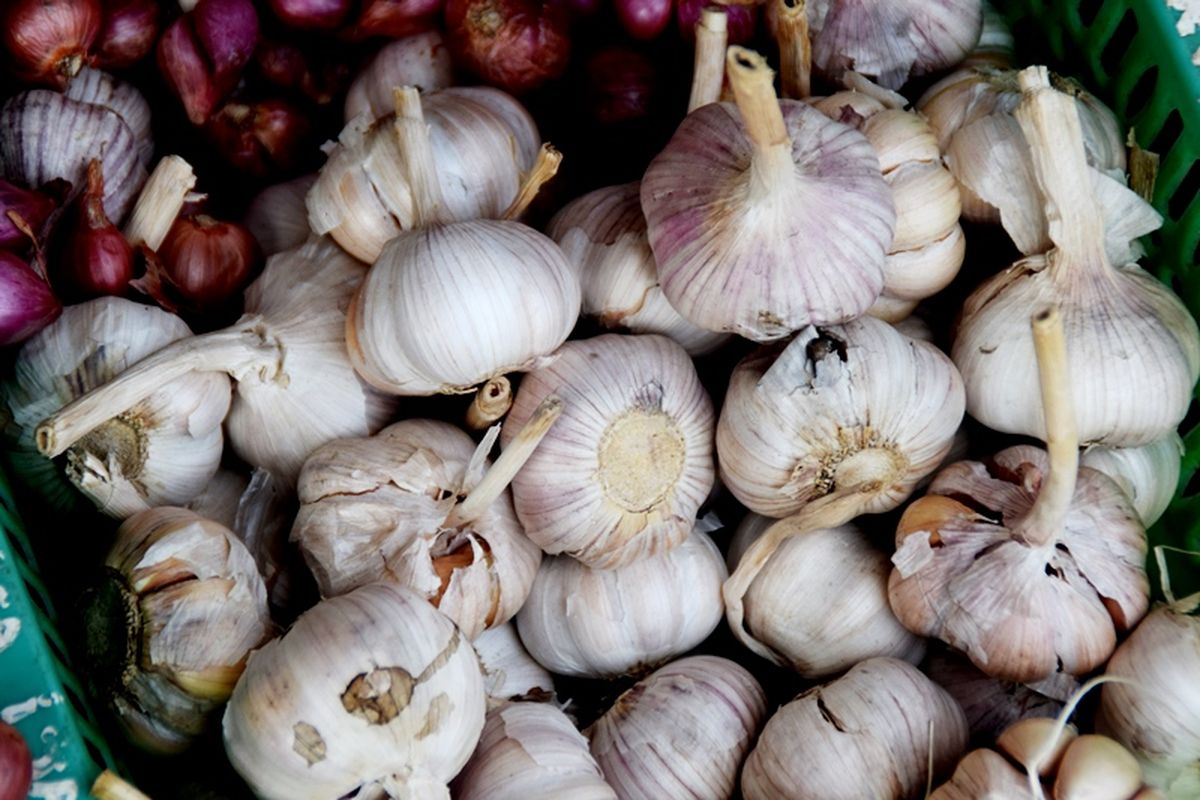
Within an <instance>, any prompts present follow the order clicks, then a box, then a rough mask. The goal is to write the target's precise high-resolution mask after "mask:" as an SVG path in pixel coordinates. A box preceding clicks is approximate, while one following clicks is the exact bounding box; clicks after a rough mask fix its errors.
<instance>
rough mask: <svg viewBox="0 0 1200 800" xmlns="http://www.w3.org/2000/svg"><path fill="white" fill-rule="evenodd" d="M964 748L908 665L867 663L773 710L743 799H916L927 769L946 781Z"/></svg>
mask: <svg viewBox="0 0 1200 800" xmlns="http://www.w3.org/2000/svg"><path fill="white" fill-rule="evenodd" d="M966 745H967V723H966V720H965V719H964V718H963V712H962V709H961V708H959V707H958V704H957V703H955V702H954V700H953V699H952V698H951V697H950V695H948V694H946V692H945V691H944V690H943V689H941V688H940V687H939V686H937V685H936V684H935V683H933V682H932V681H930V680H929V679H928V678H926V677H925V676H924V675H922V674H921V672H920V671H919V670H918V669H917V668H916V667H914V666H912V665H911V664H909V663H907V662H904V661H897V660H896V659H891V658H872V659H869V660H867V661H863V662H860V663H859V664H857V665H855V666H854V667H853V668H852V669H851V670H850V671H849V672H847V673H846V674H845V675H843V676H842V677H841V678H838V679H837V680H835V681H833V682H832V683H827V684H825V685H823V686H818V687H816V688H813V689H809V690H808V691H806V692H804V693H802V694H801V695H799V696H798V697H796V699H794V700H793V701H792V702H790V703H788V704H787V705H785V706H783V707H782V708H780V709H779V710H778V711H776V712H775V714H774V716H772V717H771V718H770V719H769V720H768V721H767V725H766V727H765V728H764V729H763V732H762V735H761V736H759V739H758V743H757V744H756V745H755V747H754V750H753V751H752V752H751V753H750V756H749V758H748V759H747V760H746V765H745V766H744V767H743V768H742V796H743V797H745V798H746V800H801V799H802V798H809V797H820V798H822V800H843V798H844V800H861V799H862V798H864V797H871V798H879V800H904V799H905V798H915V797H920V796H921V793H922V792H923V791H924V789H925V782H926V776H927V772H928V770H927V762H928V761H929V760H930V759H932V761H933V771H934V774H935V775H941V774H945V773H948V772H949V771H950V769H951V768H952V767H953V766H954V762H955V761H956V760H957V759H958V757H959V755H961V754H962V752H963V750H965V749H966Z"/></svg>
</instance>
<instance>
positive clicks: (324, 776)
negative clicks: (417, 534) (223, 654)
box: [224, 584, 485, 800]
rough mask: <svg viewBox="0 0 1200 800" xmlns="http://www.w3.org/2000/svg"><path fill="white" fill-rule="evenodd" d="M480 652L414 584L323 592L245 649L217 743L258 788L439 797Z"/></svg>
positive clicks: (283, 792)
mask: <svg viewBox="0 0 1200 800" xmlns="http://www.w3.org/2000/svg"><path fill="white" fill-rule="evenodd" d="M484 706H485V697H484V692H483V676H482V674H481V673H480V670H479V661H478V659H477V658H476V657H475V653H474V651H473V650H472V649H471V646H470V644H468V643H467V641H466V639H465V638H464V637H463V635H462V634H461V633H460V632H459V631H458V629H457V628H455V627H454V623H452V622H451V621H450V620H449V619H448V618H447V617H445V616H444V615H443V614H441V612H439V611H438V610H437V609H435V608H433V606H431V605H429V603H428V602H426V601H425V599H424V598H423V597H421V596H420V595H418V594H416V593H414V592H412V591H410V590H408V589H405V588H404V587H402V586H395V585H390V584H372V585H370V586H364V587H362V588H360V589H355V590H354V591H353V592H350V593H349V594H345V595H342V596H341V597H335V598H332V599H329V600H324V601H322V602H321V603H319V604H317V605H316V606H315V607H314V608H312V609H311V610H310V611H308V612H307V613H305V614H304V615H303V616H301V617H300V619H299V620H297V621H296V623H295V624H294V625H293V626H292V628H291V630H289V631H288V632H287V633H286V634H284V635H283V636H282V637H281V638H279V639H276V640H274V641H272V642H270V643H269V644H267V645H266V646H264V647H263V648H262V649H260V650H258V651H256V652H255V653H254V654H253V655H252V656H251V657H250V662H249V664H247V665H246V671H245V673H244V674H243V675H242V678H241V680H239V681H238V684H237V687H236V688H235V689H234V692H233V697H232V698H230V701H229V706H228V707H227V708H226V710H225V720H224V729H225V752H226V754H227V755H228V756H229V760H230V762H231V763H232V764H233V766H234V768H235V769H237V771H238V772H239V773H240V774H241V776H242V778H244V779H245V780H246V782H247V783H248V784H249V785H250V788H251V789H252V790H253V791H254V793H255V794H256V795H257V796H258V797H260V798H263V800H329V798H331V797H343V796H347V795H352V794H355V793H357V795H355V796H359V797H364V798H365V797H377V798H379V797H396V798H400V797H411V798H422V799H424V798H430V800H435V799H436V798H444V799H445V800H449V797H450V792H449V790H448V789H447V788H446V784H447V782H449V780H450V779H451V778H452V777H454V775H455V773H457V772H458V771H459V770H460V769H461V768H462V766H463V765H464V764H466V763H467V759H468V758H470V756H471V750H472V749H473V748H474V746H475V743H476V741H477V740H478V739H479V734H480V731H481V730H482V729H483V721H484V710H485V708H484Z"/></svg>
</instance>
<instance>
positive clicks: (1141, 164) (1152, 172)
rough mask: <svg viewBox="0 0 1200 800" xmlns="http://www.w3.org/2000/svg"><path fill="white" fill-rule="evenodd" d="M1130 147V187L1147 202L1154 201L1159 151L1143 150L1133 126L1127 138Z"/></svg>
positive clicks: (1126, 142)
mask: <svg viewBox="0 0 1200 800" xmlns="http://www.w3.org/2000/svg"><path fill="white" fill-rule="evenodd" d="M1125 146H1126V147H1128V148H1129V188H1130V189H1133V190H1134V191H1135V192H1137V193H1138V196H1139V197H1141V198H1142V199H1143V200H1145V201H1146V202H1147V203H1153V202H1154V184H1155V183H1156V182H1157V181H1158V162H1159V158H1158V153H1154V152H1151V151H1150V150H1143V149H1142V146H1141V145H1140V144H1138V140H1137V137H1136V136H1134V130H1133V128H1130V129H1129V135H1128V136H1127V137H1126V138H1125Z"/></svg>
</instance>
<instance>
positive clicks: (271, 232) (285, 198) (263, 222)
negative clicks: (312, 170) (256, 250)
mask: <svg viewBox="0 0 1200 800" xmlns="http://www.w3.org/2000/svg"><path fill="white" fill-rule="evenodd" d="M316 181H317V176H316V175H315V174H314V175H301V176H300V177H299V178H293V179H292V180H290V181H286V182H284V183H277V184H275V185H274V186H268V187H267V188H266V189H263V190H262V191H261V192H259V193H258V195H257V196H256V197H255V198H254V199H253V200H251V201H250V207H249V208H247V209H246V216H245V217H244V218H243V219H242V224H243V225H245V226H246V227H247V228H249V229H250V233H252V234H254V238H255V240H256V241H257V242H258V246H259V247H261V248H262V251H263V255H264V256H273V255H275V254H276V253H282V252H283V251H284V250H291V249H292V248H294V247H299V246H300V245H302V244H304V242H305V240H306V239H308V237H309V236H312V229H311V228H309V227H308V211H307V210H306V208H305V205H304V197H305V195H306V194H308V190H309V189H311V188H312V185H313V184H314V183H316Z"/></svg>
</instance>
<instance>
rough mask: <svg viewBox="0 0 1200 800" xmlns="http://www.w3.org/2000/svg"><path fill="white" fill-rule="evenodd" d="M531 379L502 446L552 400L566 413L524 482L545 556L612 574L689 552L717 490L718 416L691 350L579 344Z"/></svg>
mask: <svg viewBox="0 0 1200 800" xmlns="http://www.w3.org/2000/svg"><path fill="white" fill-rule="evenodd" d="M554 355H555V358H554V360H553V361H552V362H551V363H550V364H548V365H546V366H543V367H541V368H539V369H536V370H534V371H533V372H531V373H529V374H528V375H526V376H525V378H524V380H523V381H522V383H521V388H520V390H519V391H518V392H517V398H516V400H515V402H514V403H513V407H512V411H510V412H509V415H508V423H507V424H506V425H505V427H504V429H503V431H501V434H500V441H501V444H502V445H503V446H504V447H508V446H509V444H510V442H511V440H512V436H513V434H514V433H515V432H516V431H518V430H520V428H521V426H522V425H524V424H525V420H527V419H528V418H529V417H530V415H531V414H532V413H533V411H534V410H535V409H536V408H537V407H538V405H539V404H540V403H542V401H543V400H544V399H545V398H546V397H547V396H549V395H552V394H554V395H558V396H559V397H561V398H562V399H563V402H564V404H565V406H566V410H565V411H564V412H563V415H562V418H561V419H560V420H559V421H558V423H557V424H556V425H555V426H554V428H553V430H551V431H550V433H549V435H548V436H547V437H546V439H545V441H543V443H542V445H541V447H539V448H538V450H537V452H536V453H534V454H533V456H532V457H531V458H530V459H529V462H528V463H527V464H526V465H525V467H524V469H522V470H521V471H520V472H519V473H518V474H517V476H516V479H515V480H514V481H513V504H514V506H515V507H516V510H517V517H518V518H519V519H520V520H521V524H522V525H523V526H524V528H525V533H526V534H527V535H528V536H529V538H530V539H532V540H533V541H534V542H535V543H536V544H537V545H538V546H539V547H541V548H542V549H543V550H544V551H546V552H547V553H551V554H558V553H562V554H565V555H569V556H571V557H572V558H575V559H578V560H580V561H582V562H583V563H585V564H587V565H588V566H591V567H595V568H597V569H609V568H612V567H618V566H623V565H627V564H631V563H633V562H634V561H635V560H637V559H639V558H642V557H645V556H647V555H652V554H655V553H661V552H663V551H665V550H668V549H670V548H671V547H674V546H675V545H677V544H679V543H680V542H681V541H683V539H684V538H685V537H687V535H688V532H689V531H690V530H691V529H692V525H693V523H694V522H695V520H696V513H697V511H698V510H699V508H700V504H701V503H703V502H704V500H705V498H706V497H707V496H708V492H709V489H711V488H712V485H713V466H712V430H713V410H712V404H711V402H710V401H709V399H708V395H707V394H706V393H705V391H704V387H703V386H701V385H700V379H699V378H698V377H697V375H696V369H695V367H694V366H693V364H692V361H691V359H689V358H688V356H687V353H685V352H684V350H683V348H682V347H680V346H679V345H677V344H675V342H673V341H671V340H670V339H666V338H664V337H662V336H623V335H618V334H605V335H603V336H597V337H595V338H593V339H586V340H583V341H571V342H567V343H566V344H564V345H563V346H562V347H560V348H559V349H558V350H557V351H555V354H554Z"/></svg>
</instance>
